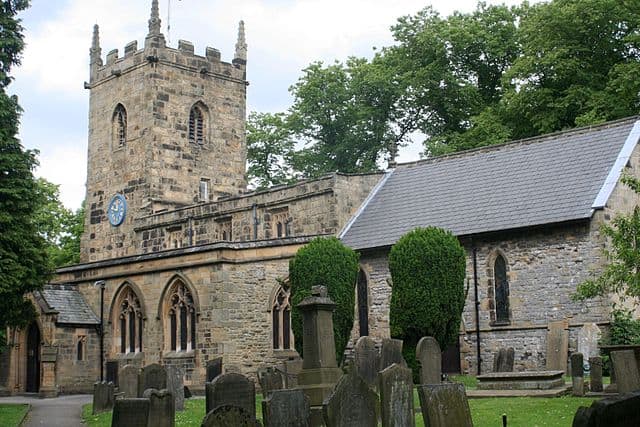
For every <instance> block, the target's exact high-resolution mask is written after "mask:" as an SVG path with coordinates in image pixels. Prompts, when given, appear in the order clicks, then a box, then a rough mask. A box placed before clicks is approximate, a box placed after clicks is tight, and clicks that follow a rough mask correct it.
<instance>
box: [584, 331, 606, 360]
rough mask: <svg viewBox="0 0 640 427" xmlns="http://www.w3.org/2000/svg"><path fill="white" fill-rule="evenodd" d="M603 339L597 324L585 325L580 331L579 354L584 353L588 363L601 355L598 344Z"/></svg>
mask: <svg viewBox="0 0 640 427" xmlns="http://www.w3.org/2000/svg"><path fill="white" fill-rule="evenodd" d="M601 337H602V332H601V331H600V328H599V327H598V325H596V324H595V323H585V324H584V325H583V326H582V327H581V328H580V330H579V331H578V353H582V356H583V357H584V360H586V361H588V360H589V359H591V358H592V357H594V356H598V355H599V354H600V350H599V348H598V342H599V341H600V338H601Z"/></svg>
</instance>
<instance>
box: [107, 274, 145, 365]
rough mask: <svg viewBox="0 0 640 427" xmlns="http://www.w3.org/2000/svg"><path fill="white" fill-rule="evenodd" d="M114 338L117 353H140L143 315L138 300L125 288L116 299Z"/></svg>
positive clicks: (133, 293) (134, 294)
mask: <svg viewBox="0 0 640 427" xmlns="http://www.w3.org/2000/svg"><path fill="white" fill-rule="evenodd" d="M116 309H117V320H116V322H115V329H116V330H115V334H114V336H115V338H116V340H117V350H118V352H119V353H123V354H127V353H139V352H141V351H142V331H143V315H142V306H141V304H140V299H139V298H138V296H137V295H136V293H135V292H134V291H133V289H131V287H129V286H127V287H126V288H124V289H123V290H122V291H121V292H120V297H119V298H118V304H117V305H116Z"/></svg>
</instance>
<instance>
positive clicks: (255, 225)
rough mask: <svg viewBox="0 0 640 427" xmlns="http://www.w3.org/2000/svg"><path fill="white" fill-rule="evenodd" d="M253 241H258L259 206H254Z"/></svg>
mask: <svg viewBox="0 0 640 427" xmlns="http://www.w3.org/2000/svg"><path fill="white" fill-rule="evenodd" d="M253 240H258V205H257V204H256V203H254V204H253Z"/></svg>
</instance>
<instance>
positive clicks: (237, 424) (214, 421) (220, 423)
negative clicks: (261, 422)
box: [201, 405, 258, 427]
mask: <svg viewBox="0 0 640 427" xmlns="http://www.w3.org/2000/svg"><path fill="white" fill-rule="evenodd" d="M257 425H258V423H257V421H256V417H254V416H252V415H251V414H250V413H249V412H247V411H246V410H245V409H243V408H241V407H239V406H233V405H222V406H218V407H216V408H214V409H212V410H211V411H209V412H208V413H207V415H206V416H205V417H204V420H202V424H201V426H202V427H256V426H257Z"/></svg>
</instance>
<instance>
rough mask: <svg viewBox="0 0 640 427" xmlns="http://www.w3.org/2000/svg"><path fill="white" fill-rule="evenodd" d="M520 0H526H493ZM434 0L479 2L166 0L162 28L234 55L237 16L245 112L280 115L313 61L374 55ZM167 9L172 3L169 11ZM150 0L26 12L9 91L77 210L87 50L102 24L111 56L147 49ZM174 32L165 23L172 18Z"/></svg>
mask: <svg viewBox="0 0 640 427" xmlns="http://www.w3.org/2000/svg"><path fill="white" fill-rule="evenodd" d="M487 3H488V4H499V3H506V4H516V3H520V1H519V0H506V1H492V0H489V1H487ZM429 4H430V5H432V6H433V7H434V9H436V10H437V11H438V12H440V14H441V15H444V16H446V15H449V14H451V13H452V12H453V11H454V10H458V11H462V12H471V11H473V10H474V9H475V8H476V5H477V2H476V1H475V0H432V1H431V2H428V1H425V0H234V1H229V0H160V15H161V19H162V31H163V33H164V34H165V37H166V38H167V39H168V44H169V46H171V47H177V44H178V40H179V39H182V40H188V41H191V42H192V43H193V44H194V45H195V53H196V54H199V55H204V51H205V48H206V47H207V46H210V47H214V48H217V49H219V50H220V51H221V54H222V60H223V61H227V62H230V61H231V59H232V58H233V53H234V46H235V42H236V37H237V29H238V22H239V21H240V20H241V19H242V20H244V21H245V28H246V37H247V43H248V46H249V48H248V63H247V79H248V80H249V82H250V86H249V87H248V93H247V111H259V112H278V111H284V110H286V109H287V108H288V107H289V106H290V104H291V96H290V94H289V91H288V88H289V87H290V86H291V85H292V84H294V83H295V82H296V81H297V80H298V78H299V77H300V76H301V70H302V69H303V68H305V66H307V65H308V64H309V63H311V62H314V61H324V62H325V63H330V62H333V61H334V60H340V61H343V60H345V59H346V58H348V57H349V56H360V57H368V58H370V57H372V56H373V54H374V47H382V46H388V45H391V44H392V43H393V39H392V37H391V33H390V31H389V28H390V27H391V26H392V25H393V24H394V23H395V22H396V20H397V19H398V18H399V17H401V16H405V15H411V14H415V13H416V12H418V11H419V10H420V9H422V8H424V7H425V6H427V5H429ZM169 6H170V7H169ZM150 10H151V0H32V1H31V8H29V9H27V10H26V11H24V12H22V13H20V15H19V18H21V19H22V24H23V26H24V27H25V41H26V48H25V51H24V54H23V58H22V64H21V66H19V67H16V68H14V70H13V75H14V77H15V81H14V83H13V84H12V85H11V86H9V92H11V93H13V94H17V95H18V97H19V100H20V105H21V106H22V108H23V109H24V113H23V115H22V119H21V126H20V135H19V137H20V139H21V140H22V143H23V145H24V146H25V147H26V148H29V149H37V150H39V151H40V155H39V161H40V166H39V167H38V169H37V170H36V175H38V176H42V177H44V178H46V179H47V180H49V181H51V182H53V183H55V184H58V185H59V186H60V196H61V200H62V202H63V203H64V204H65V206H67V207H68V208H71V209H77V208H78V207H80V204H81V203H82V200H83V199H84V196H85V180H86V158H87V129H88V101H89V92H88V91H87V90H85V89H83V83H84V81H87V80H88V79H89V47H90V45H91V34H92V29H93V25H94V24H98V25H99V26H100V43H101V47H102V54H103V59H105V56H106V54H107V52H109V51H110V50H112V49H118V50H119V53H120V56H122V55H123V51H124V46H125V45H126V44H127V43H129V42H130V41H133V40H138V46H143V45H144V44H143V40H144V37H145V36H146V34H147V29H148V27H147V21H148V19H149V13H150ZM168 22H169V23H170V29H169V30H168V29H167V23H168ZM420 151H421V144H420V141H416V143H414V144H411V145H410V146H409V147H406V148H403V149H402V150H401V152H400V156H399V159H398V160H399V161H401V162H402V161H411V160H416V159H418V158H419V152H420Z"/></svg>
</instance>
